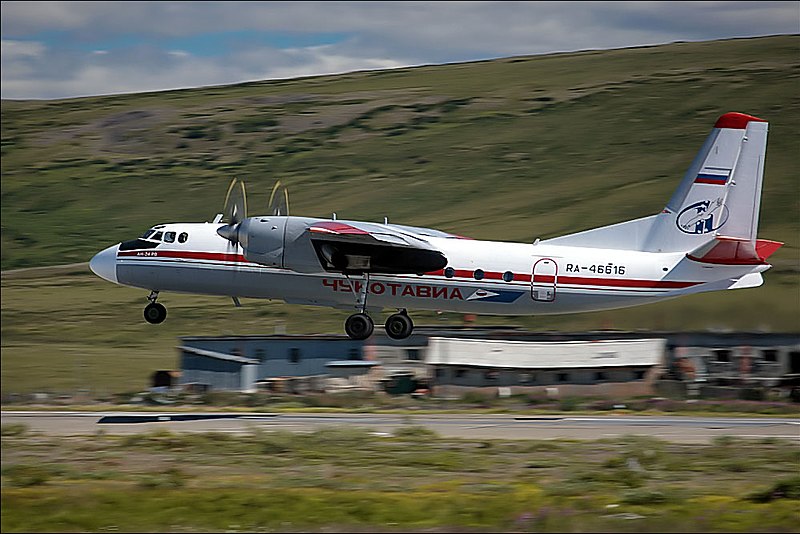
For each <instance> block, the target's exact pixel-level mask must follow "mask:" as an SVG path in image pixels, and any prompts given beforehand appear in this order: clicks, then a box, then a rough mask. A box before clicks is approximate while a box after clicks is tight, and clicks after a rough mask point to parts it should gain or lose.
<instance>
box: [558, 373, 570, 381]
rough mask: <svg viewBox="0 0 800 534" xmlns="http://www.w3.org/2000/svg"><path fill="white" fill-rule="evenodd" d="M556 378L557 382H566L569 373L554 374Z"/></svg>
mask: <svg viewBox="0 0 800 534" xmlns="http://www.w3.org/2000/svg"><path fill="white" fill-rule="evenodd" d="M556 380H558V381H559V382H567V381H568V380H569V373H558V374H556Z"/></svg>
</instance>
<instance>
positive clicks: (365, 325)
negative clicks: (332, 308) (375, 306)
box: [344, 313, 375, 340]
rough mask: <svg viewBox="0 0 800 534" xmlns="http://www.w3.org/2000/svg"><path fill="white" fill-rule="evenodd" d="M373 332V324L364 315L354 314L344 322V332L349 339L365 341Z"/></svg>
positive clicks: (370, 319)
mask: <svg viewBox="0 0 800 534" xmlns="http://www.w3.org/2000/svg"><path fill="white" fill-rule="evenodd" d="M374 330H375V323H373V322H372V318H371V317H370V316H369V315H367V314H366V313H354V314H353V315H351V316H350V317H348V318H347V321H345V322H344V331H345V332H346V333H347V335H348V336H350V339H356V340H360V339H367V338H368V337H369V336H371V335H372V332H373V331H374Z"/></svg>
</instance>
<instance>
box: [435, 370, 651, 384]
mask: <svg viewBox="0 0 800 534" xmlns="http://www.w3.org/2000/svg"><path fill="white" fill-rule="evenodd" d="M478 372H479V373H483V378H484V379H485V380H497V379H498V378H499V376H500V375H499V372H498V371H478ZM468 373H469V371H468V370H467V369H456V371H455V377H456V378H465V377H466V376H467V374H468ZM646 374H647V371H641V370H638V371H633V379H634V380H644V377H645V375H646ZM436 377H437V378H443V377H444V369H442V368H441V367H439V368H437V369H436ZM608 379H609V378H608V373H606V372H605V371H595V373H594V380H595V381H597V382H601V381H604V380H608ZM555 380H556V382H569V380H570V374H569V373H555ZM519 381H520V382H521V383H523V384H532V383H534V382H536V374H534V373H519Z"/></svg>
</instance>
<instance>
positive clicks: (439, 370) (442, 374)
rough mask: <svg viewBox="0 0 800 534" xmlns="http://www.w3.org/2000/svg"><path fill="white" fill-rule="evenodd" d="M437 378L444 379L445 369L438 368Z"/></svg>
mask: <svg viewBox="0 0 800 534" xmlns="http://www.w3.org/2000/svg"><path fill="white" fill-rule="evenodd" d="M435 376H436V378H442V377H444V369H442V368H441V367H437V368H436V371H435Z"/></svg>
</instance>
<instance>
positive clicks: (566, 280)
mask: <svg viewBox="0 0 800 534" xmlns="http://www.w3.org/2000/svg"><path fill="white" fill-rule="evenodd" d="M117 256H118V257H135V258H142V259H146V258H184V259H190V260H212V261H224V262H231V263H253V264H255V265H260V264H258V263H256V262H251V261H249V260H248V259H247V258H245V257H244V256H242V255H241V254H228V253H220V252H191V251H183V250H153V249H147V250H126V251H122V252H119V253H118V254H117ZM425 274H428V275H431V276H444V269H440V270H438V271H432V272H429V273H425ZM455 279H460V280H461V281H464V280H471V281H476V282H477V281H479V280H475V277H474V271H467V270H463V269H458V270H456V271H455V272H454V275H453V278H451V280H455ZM483 279H484V280H502V279H503V273H501V272H493V271H487V272H484V275H483ZM554 279H555V277H553V276H552V275H536V278H535V280H534V282H538V283H543V284H552V283H553V282H554ZM514 280H515V281H521V282H530V281H531V275H529V274H517V273H514ZM701 283H702V282H680V281H672V280H633V279H626V278H587V277H582V276H559V277H558V284H559V285H576V286H606V287H623V288H626V287H627V288H658V289H683V288H686V287H692V286H696V285H698V284H701Z"/></svg>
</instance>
